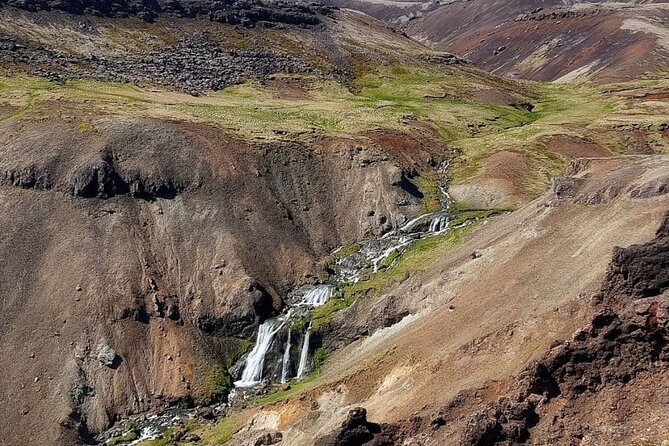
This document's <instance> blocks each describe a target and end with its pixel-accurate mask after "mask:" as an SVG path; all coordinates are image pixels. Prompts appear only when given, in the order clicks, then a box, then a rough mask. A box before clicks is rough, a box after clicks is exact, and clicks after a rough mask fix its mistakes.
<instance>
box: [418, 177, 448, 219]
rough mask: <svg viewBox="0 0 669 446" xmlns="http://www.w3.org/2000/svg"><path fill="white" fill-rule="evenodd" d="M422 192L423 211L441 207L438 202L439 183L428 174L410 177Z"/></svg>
mask: <svg viewBox="0 0 669 446" xmlns="http://www.w3.org/2000/svg"><path fill="white" fill-rule="evenodd" d="M412 180H413V182H414V183H416V186H417V187H418V189H419V190H420V192H421V193H422V194H423V212H425V213H426V214H427V213H430V212H437V211H438V210H439V209H441V203H440V202H439V183H438V182H437V180H435V179H434V178H430V177H428V176H417V177H415V178H413V179H412Z"/></svg>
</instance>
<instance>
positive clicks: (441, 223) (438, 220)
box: [429, 214, 448, 233]
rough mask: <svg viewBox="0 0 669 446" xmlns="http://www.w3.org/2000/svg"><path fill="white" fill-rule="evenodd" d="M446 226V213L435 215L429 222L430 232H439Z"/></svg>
mask: <svg viewBox="0 0 669 446" xmlns="http://www.w3.org/2000/svg"><path fill="white" fill-rule="evenodd" d="M447 227H448V216H446V215H443V214H442V215H437V216H436V217H434V218H433V219H432V221H431V222H430V229H429V232H430V233H434V232H441V231H443V230H444V229H446V228H447Z"/></svg>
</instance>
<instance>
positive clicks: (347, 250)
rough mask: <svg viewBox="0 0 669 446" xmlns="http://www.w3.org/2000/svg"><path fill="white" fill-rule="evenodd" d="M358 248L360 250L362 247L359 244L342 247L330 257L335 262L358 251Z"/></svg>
mask: <svg viewBox="0 0 669 446" xmlns="http://www.w3.org/2000/svg"><path fill="white" fill-rule="evenodd" d="M360 248H362V245H361V244H360V243H352V244H350V245H348V246H344V247H343V248H341V249H340V250H339V251H337V252H335V253H334V254H332V255H333V257H334V258H335V259H337V260H340V259H345V258H346V257H348V256H350V255H352V254H355V253H356V252H358V251H360Z"/></svg>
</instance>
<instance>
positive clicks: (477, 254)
mask: <svg viewBox="0 0 669 446" xmlns="http://www.w3.org/2000/svg"><path fill="white" fill-rule="evenodd" d="M482 256H483V253H482V252H481V251H479V250H478V249H477V250H475V251H473V252H472V253H471V254H470V257H471V258H472V259H478V258H481V257H482Z"/></svg>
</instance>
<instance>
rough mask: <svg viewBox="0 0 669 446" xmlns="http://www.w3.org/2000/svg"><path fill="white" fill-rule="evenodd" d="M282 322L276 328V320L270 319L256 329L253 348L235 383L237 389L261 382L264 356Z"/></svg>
mask: <svg viewBox="0 0 669 446" xmlns="http://www.w3.org/2000/svg"><path fill="white" fill-rule="evenodd" d="M284 323H285V322H282V323H281V324H278V326H277V320H276V319H270V320H268V321H266V322H265V323H263V324H262V325H261V326H260V328H259V329H258V338H257V339H256V343H255V345H254V346H253V350H251V353H249V356H248V357H247V358H246V366H245V367H244V372H243V373H242V378H241V379H240V380H239V381H236V382H235V386H237V387H251V386H254V385H256V384H258V383H259V382H260V381H261V380H262V372H263V366H264V364H265V355H266V354H267V351H268V350H269V348H270V346H271V345H272V340H273V339H274V336H275V335H276V334H277V332H278V331H279V330H280V329H281V327H283V324H284Z"/></svg>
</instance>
